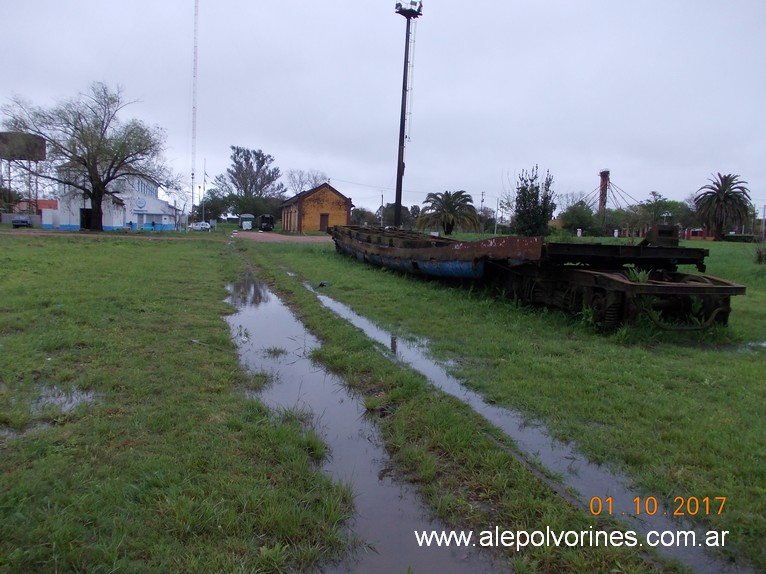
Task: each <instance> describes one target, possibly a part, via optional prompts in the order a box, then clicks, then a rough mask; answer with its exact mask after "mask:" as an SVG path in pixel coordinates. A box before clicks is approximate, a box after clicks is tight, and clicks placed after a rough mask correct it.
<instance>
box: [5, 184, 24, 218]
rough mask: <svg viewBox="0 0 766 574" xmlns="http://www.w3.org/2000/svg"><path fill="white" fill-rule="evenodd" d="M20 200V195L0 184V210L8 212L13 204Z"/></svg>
mask: <svg viewBox="0 0 766 574" xmlns="http://www.w3.org/2000/svg"><path fill="white" fill-rule="evenodd" d="M19 201H21V195H19V193H18V192H16V191H13V190H11V189H9V188H7V187H3V186H0V212H2V211H4V212H7V213H10V211H11V209H12V208H13V206H14V205H16V204H17V203H18V202H19Z"/></svg>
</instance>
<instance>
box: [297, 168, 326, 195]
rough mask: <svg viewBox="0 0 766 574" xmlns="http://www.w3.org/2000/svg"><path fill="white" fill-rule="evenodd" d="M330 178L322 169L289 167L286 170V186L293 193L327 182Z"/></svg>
mask: <svg viewBox="0 0 766 574" xmlns="http://www.w3.org/2000/svg"><path fill="white" fill-rule="evenodd" d="M329 179H330V178H328V177H327V174H326V173H324V172H323V171H318V170H315V169H311V170H308V171H305V170H302V169H291V170H289V171H288V172H287V188H288V189H289V190H290V191H292V192H293V194H296V193H300V192H301V191H306V190H307V189H314V188H315V187H318V186H320V185H322V184H323V183H325V182H327V181H328V180H329Z"/></svg>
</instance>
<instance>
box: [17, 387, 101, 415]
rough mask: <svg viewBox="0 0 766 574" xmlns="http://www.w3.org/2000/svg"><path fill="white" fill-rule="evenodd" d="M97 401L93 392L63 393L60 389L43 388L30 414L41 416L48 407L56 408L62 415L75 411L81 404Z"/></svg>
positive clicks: (76, 390) (31, 407)
mask: <svg viewBox="0 0 766 574" xmlns="http://www.w3.org/2000/svg"><path fill="white" fill-rule="evenodd" d="M95 400H96V393H94V392H93V391H81V390H79V389H72V390H71V391H62V390H61V389H59V388H58V387H55V386H54V387H43V388H42V389H41V390H40V396H39V398H38V399H37V400H35V401H34V402H33V403H32V405H31V406H30V409H29V411H30V413H31V414H33V415H39V414H41V413H42V412H43V410H44V409H45V408H46V407H55V408H57V409H58V410H59V411H60V412H61V413H62V414H66V413H69V412H71V411H73V410H74V409H75V408H76V407H77V406H78V405H80V404H84V403H85V404H90V403H93V402H94V401H95Z"/></svg>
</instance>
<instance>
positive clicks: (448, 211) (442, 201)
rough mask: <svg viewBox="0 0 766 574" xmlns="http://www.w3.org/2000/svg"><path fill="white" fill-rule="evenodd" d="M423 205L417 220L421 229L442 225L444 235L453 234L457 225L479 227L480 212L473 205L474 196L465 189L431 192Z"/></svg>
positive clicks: (469, 227) (468, 227) (473, 228)
mask: <svg viewBox="0 0 766 574" xmlns="http://www.w3.org/2000/svg"><path fill="white" fill-rule="evenodd" d="M423 205H425V207H424V208H423V209H422V210H421V212H420V217H419V218H418V220H417V226H418V228H419V229H425V228H427V227H441V228H442V230H443V231H444V235H452V231H453V230H454V229H455V227H456V226H459V227H464V228H466V229H472V230H477V229H479V226H480V223H479V214H478V212H477V211H476V208H475V207H474V205H473V198H472V197H471V196H470V195H468V193H467V192H465V191H463V190H460V191H445V192H444V193H429V194H428V195H426V200H425V201H424V202H423Z"/></svg>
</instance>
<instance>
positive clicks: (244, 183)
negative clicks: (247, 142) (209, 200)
mask: <svg viewBox="0 0 766 574" xmlns="http://www.w3.org/2000/svg"><path fill="white" fill-rule="evenodd" d="M230 157H231V167H229V168H227V169H226V173H225V174H222V175H219V176H217V177H216V178H215V185H216V187H218V188H219V189H221V190H222V191H223V192H224V193H226V194H228V195H229V196H230V198H231V207H232V209H233V210H234V211H235V212H236V213H237V214H242V213H253V214H260V213H268V212H270V211H267V210H271V205H272V204H274V203H275V202H273V201H266V200H267V199H277V200H279V201H277V202H276V204H277V205H278V204H279V203H281V201H283V200H284V192H285V187H284V185H282V184H281V183H277V180H278V179H279V178H280V177H281V176H282V173H281V172H280V171H279V168H278V167H271V164H272V163H274V158H273V157H272V156H270V155H269V154H266V153H263V151H261V150H259V149H258V150H250V149H247V148H243V147H239V146H231V156H230Z"/></svg>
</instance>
